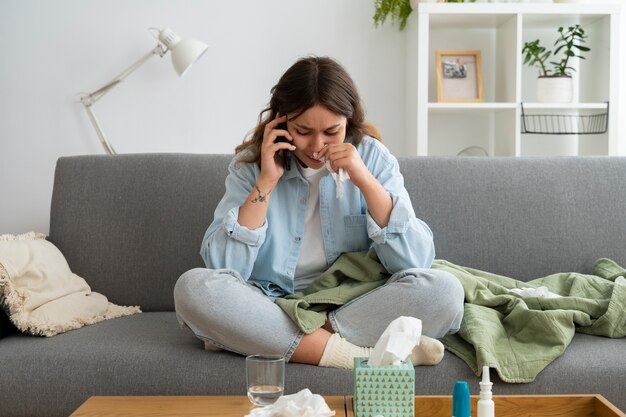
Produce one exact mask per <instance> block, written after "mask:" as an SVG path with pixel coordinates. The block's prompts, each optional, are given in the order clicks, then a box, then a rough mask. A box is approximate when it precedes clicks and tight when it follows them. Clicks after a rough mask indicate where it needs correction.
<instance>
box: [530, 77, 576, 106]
mask: <svg viewBox="0 0 626 417" xmlns="http://www.w3.org/2000/svg"><path fill="white" fill-rule="evenodd" d="M573 99H574V84H573V82H572V77H568V76H562V77H539V78H537V101H538V102H540V103H571V102H572V100H573Z"/></svg>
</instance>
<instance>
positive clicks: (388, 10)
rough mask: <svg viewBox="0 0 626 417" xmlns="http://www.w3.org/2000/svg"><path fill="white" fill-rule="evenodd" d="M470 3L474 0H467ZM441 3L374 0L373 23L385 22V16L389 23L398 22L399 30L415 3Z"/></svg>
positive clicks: (450, 0) (453, 0)
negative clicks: (389, 20)
mask: <svg viewBox="0 0 626 417" xmlns="http://www.w3.org/2000/svg"><path fill="white" fill-rule="evenodd" d="M467 1H469V2H470V3H473V2H475V1H476V0H467ZM435 2H437V3H443V1H442V0H374V10H375V11H374V24H375V25H376V26H378V25H382V24H383V23H385V21H386V20H387V18H388V17H389V18H390V19H391V24H392V25H395V24H396V22H398V23H400V30H401V31H402V30H404V28H405V27H406V22H407V19H408V18H409V15H410V14H411V12H412V11H413V9H414V8H415V7H416V5H417V3H435ZM446 2H448V3H464V2H465V0H446Z"/></svg>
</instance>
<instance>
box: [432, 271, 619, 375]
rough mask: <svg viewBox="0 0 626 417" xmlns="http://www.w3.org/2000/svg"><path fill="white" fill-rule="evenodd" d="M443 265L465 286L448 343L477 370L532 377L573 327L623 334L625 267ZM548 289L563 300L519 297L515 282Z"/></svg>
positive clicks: (563, 343)
mask: <svg viewBox="0 0 626 417" xmlns="http://www.w3.org/2000/svg"><path fill="white" fill-rule="evenodd" d="M432 267H433V268H435V269H443V270H446V271H448V272H450V273H452V274H453V275H454V276H456V277H457V278H458V279H459V281H461V283H462V284H463V288H464V289H465V312H464V317H463V321H462V324H461V330H460V331H459V332H458V333H456V334H453V335H447V336H445V337H444V338H443V339H442V342H443V343H444V345H445V346H446V349H448V350H449V351H451V352H453V353H454V354H456V355H457V356H459V357H460V358H461V359H463V360H464V361H465V362H466V363H467V364H468V365H469V366H470V368H471V369H472V370H473V371H474V373H476V375H480V373H481V372H482V367H483V366H485V365H486V366H489V367H491V368H495V369H496V370H497V372H498V374H499V376H500V378H501V379H502V380H503V381H506V382H517V383H520V382H532V381H533V380H534V379H535V377H536V376H537V375H538V374H539V372H541V371H542V370H543V369H544V368H545V367H546V366H547V365H548V364H549V363H550V362H552V361H553V360H554V359H556V358H557V357H558V356H560V355H561V354H562V353H563V352H564V351H565V349H566V348H567V346H568V345H569V343H570V341H571V340H572V338H573V337H574V333H575V332H580V333H587V334H591V335H597V336H606V337H613V338H618V337H624V336H626V279H625V278H624V277H625V276H626V270H625V269H624V268H622V267H620V266H619V265H617V264H616V263H615V262H613V261H611V260H609V259H599V260H598V261H596V262H595V263H594V267H593V275H583V274H577V273H558V274H554V275H550V276H547V277H545V278H539V279H535V280H532V281H529V282H522V281H517V280H514V279H512V278H507V277H503V276H499V275H495V274H491V273H487V272H483V271H479V270H475V269H471V268H464V267H460V266H457V265H454V264H452V263H450V262H447V261H444V260H436V261H435V262H434V264H433V266H432ZM541 286H543V287H547V288H548V290H549V291H551V292H552V293H555V294H558V295H561V296H562V297H558V298H541V297H531V298H521V297H520V296H518V295H515V294H512V293H510V292H509V289H512V288H528V287H531V288H537V287H541Z"/></svg>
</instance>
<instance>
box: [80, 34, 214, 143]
mask: <svg viewBox="0 0 626 417" xmlns="http://www.w3.org/2000/svg"><path fill="white" fill-rule="evenodd" d="M154 29H156V28H154ZM156 30H158V29H156ZM207 48H208V46H207V45H206V44H205V43H203V42H200V41H198V40H195V39H181V38H180V37H179V36H178V35H176V34H175V33H174V32H173V31H172V30H171V29H169V28H165V29H163V30H159V40H158V43H157V46H155V47H154V49H152V50H151V51H150V52H148V53H147V54H146V55H145V56H143V57H142V58H141V59H140V60H139V61H137V62H135V63H134V64H133V65H131V66H130V67H128V68H127V69H126V70H124V71H123V72H122V73H121V74H120V75H118V76H117V77H115V78H114V79H113V80H111V81H110V82H109V83H107V84H106V85H105V86H104V87H101V88H99V89H98V90H96V91H94V92H93V93H90V94H87V95H84V96H82V97H81V98H80V101H81V102H82V103H83V105H84V106H85V109H86V110H87V114H88V115H89V119H90V120H91V123H92V124H93V127H94V128H95V129H96V133H97V134H98V137H99V138H100V142H101V143H102V146H103V147H104V150H105V151H106V152H107V153H108V154H109V155H113V154H116V152H115V149H113V146H111V143H109V141H108V140H107V138H106V136H105V135H104V132H103V131H102V127H100V123H98V119H97V118H96V115H95V114H94V112H93V109H92V106H93V105H94V103H96V102H97V101H98V100H100V99H101V98H102V96H104V95H105V94H106V93H108V92H109V91H110V90H111V89H112V88H113V87H115V86H116V85H118V84H119V83H120V82H122V81H123V80H124V79H125V78H126V77H128V76H129V75H130V74H131V73H133V72H134V71H135V70H136V69H137V68H139V67H140V66H141V65H143V63H145V62H146V61H147V60H148V59H150V58H151V57H152V56H154V55H159V56H160V57H161V58H163V56H164V55H165V54H166V53H167V51H169V50H171V51H172V64H173V65H174V69H175V70H176V72H177V73H178V75H179V76H181V77H182V76H183V75H184V74H185V73H186V72H187V70H188V69H189V68H190V67H191V65H192V64H193V63H194V62H196V61H197V60H198V59H199V58H200V57H201V56H202V54H203V53H204V52H205V51H206V50H207Z"/></svg>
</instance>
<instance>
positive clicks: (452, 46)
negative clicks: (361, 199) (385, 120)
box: [406, 3, 626, 156]
mask: <svg viewBox="0 0 626 417" xmlns="http://www.w3.org/2000/svg"><path fill="white" fill-rule="evenodd" d="M620 13H621V5H619V4H605V5H602V4H529V3H419V4H418V7H417V9H416V10H414V12H413V14H412V15H411V17H410V21H409V24H408V25H407V29H406V30H407V68H406V77H407V79H406V84H407V88H408V90H407V95H406V100H407V101H406V109H407V115H406V120H407V126H406V131H407V137H408V138H411V139H410V144H409V147H408V152H409V153H410V154H413V155H456V154H457V153H458V152H459V151H460V150H462V149H464V148H467V147H469V146H480V147H482V148H484V149H485V150H486V151H487V152H488V153H489V155H490V156H526V155H615V154H617V152H618V149H619V147H618V140H619V137H620V132H624V130H623V128H622V126H621V124H623V123H621V122H620V120H619V117H617V115H619V114H620V113H619V111H620V103H619V88H618V87H619V86H618V82H619V80H618V77H619V48H620V44H619V40H620V36H621V34H620V27H619V17H620ZM576 23H579V24H580V25H582V26H583V28H584V29H585V33H586V34H587V35H588V40H587V44H586V45H587V46H589V47H590V48H591V51H590V52H589V53H587V54H586V55H585V56H586V58H587V59H585V60H576V62H574V65H573V66H575V68H576V72H574V75H573V78H574V102H573V103H571V104H570V103H568V104H563V103H559V104H551V103H536V98H535V95H536V94H535V91H536V78H537V73H538V72H537V70H536V69H535V68H530V67H528V66H526V65H523V57H522V48H523V45H524V43H525V42H528V41H532V40H535V39H537V38H539V39H541V40H542V44H544V45H546V47H548V49H552V50H553V49H554V48H553V47H552V45H553V43H554V41H555V40H556V36H557V29H558V27H559V26H565V27H567V26H570V25H573V24H576ZM437 50H480V51H481V56H482V75H483V77H482V78H483V91H484V101H483V102H481V103H439V102H437V95H436V85H437V83H436V81H437V80H436V75H435V74H436V72H435V51H437ZM607 102H609V103H610V114H609V118H608V123H609V124H608V130H607V133H604V134H598V135H543V134H542V135H535V134H522V133H521V103H523V105H524V110H525V111H526V113H527V114H528V113H531V112H532V113H533V114H554V113H563V114H580V115H588V114H596V113H598V112H602V111H604V110H605V109H606V106H607V105H606V103H607ZM625 133H626V132H625Z"/></svg>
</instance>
